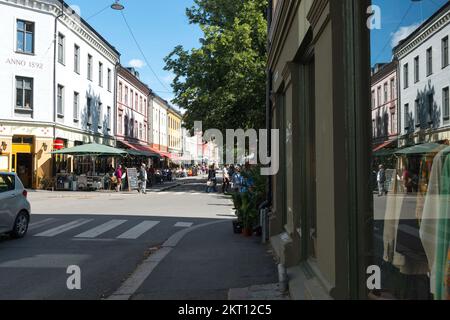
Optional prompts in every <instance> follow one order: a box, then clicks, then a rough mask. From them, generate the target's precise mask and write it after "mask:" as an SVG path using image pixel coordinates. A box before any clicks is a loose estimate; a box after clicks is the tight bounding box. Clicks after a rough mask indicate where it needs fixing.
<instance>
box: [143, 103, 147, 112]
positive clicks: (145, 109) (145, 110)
mask: <svg viewBox="0 0 450 320" xmlns="http://www.w3.org/2000/svg"><path fill="white" fill-rule="evenodd" d="M143 114H144V115H147V99H144V111H143Z"/></svg>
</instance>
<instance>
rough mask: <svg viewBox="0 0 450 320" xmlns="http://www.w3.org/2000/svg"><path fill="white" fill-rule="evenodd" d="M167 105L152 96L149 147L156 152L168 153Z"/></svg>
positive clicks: (160, 99)
mask: <svg viewBox="0 0 450 320" xmlns="http://www.w3.org/2000/svg"><path fill="white" fill-rule="evenodd" d="M168 108H169V106H168V103H167V102H166V101H165V100H163V99H162V98H160V97H158V96H157V95H156V94H153V96H152V97H151V103H150V109H151V115H152V119H151V126H152V128H151V134H150V136H151V141H150V145H151V147H152V148H153V149H154V150H156V151H161V152H163V154H164V153H167V152H168V123H167V110H168Z"/></svg>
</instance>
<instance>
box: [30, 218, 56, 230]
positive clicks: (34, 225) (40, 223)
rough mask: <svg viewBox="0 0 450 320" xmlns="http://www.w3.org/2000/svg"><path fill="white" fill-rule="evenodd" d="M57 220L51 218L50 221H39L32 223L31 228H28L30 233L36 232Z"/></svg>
mask: <svg viewBox="0 0 450 320" xmlns="http://www.w3.org/2000/svg"><path fill="white" fill-rule="evenodd" d="M55 220H56V219H53V218H49V219H45V220H41V221H38V222H34V223H31V224H30V225H29V227H28V231H33V230H36V229H38V228H40V227H43V226H46V225H48V224H50V223H52V222H53V221H55Z"/></svg>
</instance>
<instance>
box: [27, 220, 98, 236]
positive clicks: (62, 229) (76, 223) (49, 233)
mask: <svg viewBox="0 0 450 320" xmlns="http://www.w3.org/2000/svg"><path fill="white" fill-rule="evenodd" d="M91 221H92V219H79V220H75V221H72V222H69V223H66V224H63V225H62V226H59V227H56V228H53V229H50V230H47V231H45V232H42V233H39V234H37V235H36V237H54V236H57V235H59V234H61V233H64V232H66V231H69V230H72V229H75V228H78V227H81V226H82V225H85V224H87V223H89V222H91Z"/></svg>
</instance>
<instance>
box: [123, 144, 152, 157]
mask: <svg viewBox="0 0 450 320" xmlns="http://www.w3.org/2000/svg"><path fill="white" fill-rule="evenodd" d="M119 142H120V143H122V144H123V145H124V146H126V147H128V148H129V149H128V150H126V151H127V153H128V154H129V155H131V156H143V157H158V158H159V157H160V155H159V154H158V153H156V152H153V151H152V150H151V149H150V147H147V146H143V145H138V144H134V143H130V142H126V141H119Z"/></svg>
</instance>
